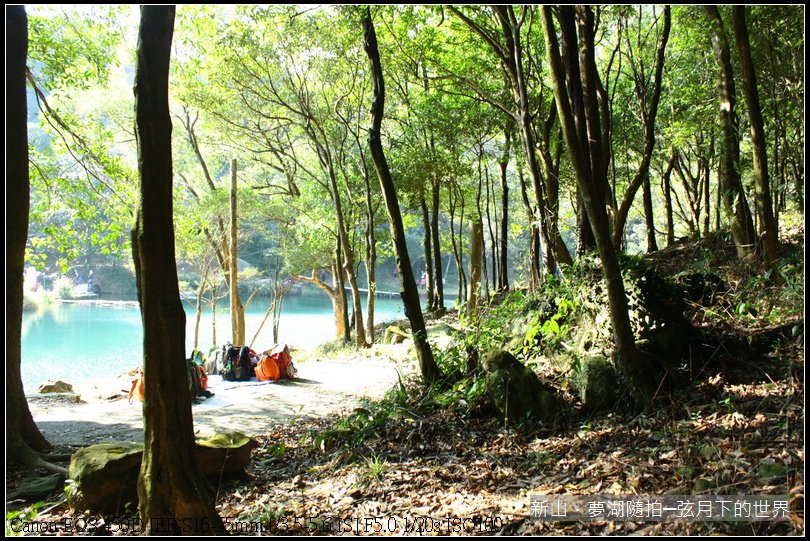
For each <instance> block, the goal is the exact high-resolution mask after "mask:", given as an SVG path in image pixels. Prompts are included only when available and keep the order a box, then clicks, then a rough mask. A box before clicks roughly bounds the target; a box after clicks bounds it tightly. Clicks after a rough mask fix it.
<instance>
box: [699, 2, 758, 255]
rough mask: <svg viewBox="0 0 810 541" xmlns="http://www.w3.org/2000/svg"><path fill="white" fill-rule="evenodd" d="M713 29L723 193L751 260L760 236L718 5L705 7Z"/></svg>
mask: <svg viewBox="0 0 810 541" xmlns="http://www.w3.org/2000/svg"><path fill="white" fill-rule="evenodd" d="M703 9H704V11H705V12H706V16H707V17H708V19H709V23H710V24H711V27H712V36H711V37H712V48H713V50H714V57H715V61H716V63H717V92H718V95H719V97H720V125H721V127H722V129H723V142H722V150H721V154H720V190H721V192H722V194H723V210H724V212H725V214H726V218H727V219H728V221H729V224H730V226H731V235H732V236H733V237H734V244H735V246H736V248H737V257H739V258H740V259H742V260H749V259H751V258H752V257H753V256H754V255H755V253H754V248H755V244H756V234H755V231H754V223H753V220H752V219H751V210H750V208H749V207H748V202H747V201H746V198H745V190H743V186H742V180H741V178H740V140H739V123H738V121H737V113H736V103H737V96H736V92H735V88H734V73H733V70H732V67H731V52H730V49H729V46H728V39H727V38H726V31H725V29H724V28H723V20H722V18H721V17H720V12H719V11H718V9H717V6H713V5H712V6H703Z"/></svg>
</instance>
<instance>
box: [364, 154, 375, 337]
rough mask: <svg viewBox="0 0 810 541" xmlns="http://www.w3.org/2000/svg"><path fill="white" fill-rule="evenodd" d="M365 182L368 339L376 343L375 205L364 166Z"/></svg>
mask: <svg viewBox="0 0 810 541" xmlns="http://www.w3.org/2000/svg"><path fill="white" fill-rule="evenodd" d="M363 180H364V182H365V185H366V217H367V220H368V223H367V224H366V277H367V281H368V282H367V283H368V299H366V339H367V340H368V343H369V344H373V343H374V307H375V301H376V300H377V299H376V296H377V276H376V275H377V238H376V236H375V232H374V226H375V223H374V204H373V201H372V197H371V183H370V179H369V174H368V170H367V169H366V166H365V164H364V165H363Z"/></svg>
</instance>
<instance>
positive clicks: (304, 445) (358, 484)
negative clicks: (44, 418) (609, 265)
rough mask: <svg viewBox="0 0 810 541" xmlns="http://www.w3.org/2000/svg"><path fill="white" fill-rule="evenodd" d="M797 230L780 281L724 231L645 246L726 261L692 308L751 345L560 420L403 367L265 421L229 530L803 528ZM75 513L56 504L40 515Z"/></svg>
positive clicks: (667, 261) (669, 255)
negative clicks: (326, 407) (705, 369)
mask: <svg viewBox="0 0 810 541" xmlns="http://www.w3.org/2000/svg"><path fill="white" fill-rule="evenodd" d="M802 242H803V235H802V236H801V237H799V236H794V237H793V243H789V244H786V246H785V251H784V255H785V258H784V259H783V263H782V264H781V265H780V269H779V272H780V273H781V276H782V277H781V279H779V280H778V282H773V281H770V280H768V279H767V277H763V276H761V275H759V274H757V273H756V271H755V270H753V269H749V268H747V267H745V266H743V265H740V264H739V263H738V262H737V261H736V260H735V257H734V253H733V248H732V247H731V246H730V245H729V243H728V242H726V241H724V240H723V239H721V238H715V237H713V238H711V239H706V240H703V241H701V242H698V243H689V244H679V245H676V246H675V247H672V248H670V249H668V250H664V251H662V252H660V253H658V254H656V255H654V256H651V257H648V258H647V260H648V261H649V262H650V263H651V264H652V265H653V266H655V267H656V268H657V269H658V270H659V271H660V272H662V273H663V274H665V275H672V274H675V273H676V272H682V271H684V270H688V269H701V268H702V269H703V270H706V269H711V271H712V272H715V273H717V274H718V275H720V276H721V277H722V278H723V279H724V280H725V281H726V282H727V283H728V286H729V288H728V290H729V291H728V293H727V294H726V298H725V299H724V300H722V302H718V303H713V304H712V306H710V307H706V306H701V305H697V304H692V305H690V306H689V309H688V316H689V317H690V319H691V321H692V322H693V324H694V325H695V326H697V327H700V328H701V329H706V330H709V331H711V332H714V333H716V334H721V335H725V336H727V337H728V339H729V342H728V343H729V344H748V346H750V347H748V349H746V352H745V354H741V350H740V349H738V348H735V347H732V346H730V347H728V348H720V350H719V351H718V352H717V356H718V358H719V359H718V360H719V363H718V366H720V367H721V369H718V370H717V371H716V372H714V373H709V374H706V375H705V377H702V378H700V379H699V380H696V381H694V382H693V383H691V384H690V385H689V387H688V388H686V389H683V390H680V391H678V392H677V393H676V394H673V395H671V396H669V397H666V398H665V399H663V400H659V401H658V402H657V403H656V407H655V408H654V409H652V410H651V411H650V412H649V413H645V414H638V413H632V412H629V411H628V412H622V411H618V412H612V413H601V414H593V413H587V412H585V411H584V410H582V409H581V408H578V407H577V406H576V405H574V406H573V407H572V409H571V411H570V412H569V414H568V415H566V416H565V417H564V418H563V419H560V421H559V423H558V424H557V425H556V426H555V427H553V428H550V427H538V426H529V425H521V426H513V425H506V424H505V423H504V421H503V419H502V418H498V417H499V416H498V415H497V412H496V411H495V410H494V408H493V407H492V406H491V405H490V404H488V402H487V400H486V399H483V400H482V399H480V398H481V393H480V389H478V388H469V387H467V388H465V387H464V386H458V385H456V386H454V387H453V388H452V389H450V390H444V391H442V392H436V391H434V390H425V389H423V388H421V387H419V386H418V385H416V384H415V383H414V382H409V381H405V382H400V383H399V384H398V385H395V387H394V388H393V389H392V390H391V392H390V393H389V394H388V396H387V397H386V398H385V399H382V400H376V401H367V402H366V403H365V404H364V405H363V406H362V407H359V408H355V409H353V410H351V411H346V412H344V413H341V414H334V415H330V416H328V417H325V418H312V419H306V420H298V421H296V422H285V423H279V424H277V425H275V426H274V427H272V428H270V429H268V432H267V433H266V434H262V435H260V436H258V437H257V439H258V441H259V447H258V448H257V449H256V450H255V451H254V455H253V460H252V463H251V465H250V466H249V468H248V471H247V474H246V475H245V476H244V477H242V478H239V479H231V480H223V481H221V482H220V483H219V484H218V486H217V487H216V488H217V491H218V500H217V502H218V509H219V511H220V515H221V516H222V517H223V518H224V519H225V521H226V525H227V526H228V528H229V530H230V531H232V532H234V533H254V532H256V531H257V530H261V531H262V532H263V533H271V534H272V533H286V534H293V535H295V534H300V535H323V534H330V533H331V534H335V533H343V534H358V535H391V534H402V533H409V534H415V535H435V534H466V535H478V534H497V533H502V534H517V535H528V534H546V535H605V534H612V535H626V534H635V535H639V534H646V535H707V534H731V535H801V534H803V532H804V522H803V519H804V514H803V509H804V500H803V498H804V461H805V457H804V334H803V329H804V321H803V317H804V313H803V290H804V284H803V279H802V277H803V246H802V244H801V243H802ZM797 277H798V281H797ZM453 317H454V316H453V315H452V314H451V315H450V316H448V318H449V321H450V322H451V323H455V322H454V321H453ZM529 494H567V495H628V496H629V495H635V494H638V495H645V494H646V495H663V494H673V495H675V494H677V495H687V494H695V495H709V494H726V495H789V497H790V509H791V513H790V520H786V521H779V522H776V521H772V522H756V523H754V522H750V523H749V522H740V523H732V522H693V523H687V522H536V521H532V520H531V519H530V518H529V512H530V505H529ZM70 514H71V513H70V511H69V510H68V509H66V507H65V506H64V505H58V506H55V507H52V508H51V509H50V510H49V511H48V512H47V514H46V515H44V516H43V515H40V517H39V518H38V520H46V519H48V520H58V519H59V517H63V516H69V515H70ZM95 518H96V520H97V521H98V523H101V520H102V519H103V517H95Z"/></svg>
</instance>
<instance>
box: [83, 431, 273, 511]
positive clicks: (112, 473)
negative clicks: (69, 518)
mask: <svg viewBox="0 0 810 541" xmlns="http://www.w3.org/2000/svg"><path fill="white" fill-rule="evenodd" d="M256 445H257V444H256V441H255V440H253V439H251V438H249V437H247V436H245V435H244V434H242V433H240V432H227V433H221V434H216V435H215V436H213V437H212V438H209V439H206V440H197V443H196V449H197V460H198V461H199V463H200V466H201V467H202V470H203V472H204V473H205V475H206V476H207V477H209V478H212V479H216V480H219V479H220V478H221V476H222V475H223V474H228V475H238V474H241V473H242V472H244V469H245V467H246V466H247V464H248V462H249V461H250V452H251V451H252V450H253V449H254V448H255V447H256ZM142 457H143V444H141V443H101V444H98V445H91V446H90V447H85V448H83V449H80V450H79V451H77V452H76V453H74V455H73V457H72V458H71V460H70V467H69V468H68V477H69V479H70V485H69V488H68V491H67V493H68V503H69V504H70V505H71V507H73V508H74V509H79V510H89V511H91V512H96V513H115V512H119V511H122V510H123V509H124V506H125V505H126V504H127V503H133V504H134V503H136V502H137V499H138V498H137V483H138V473H139V471H140V469H141V458H142Z"/></svg>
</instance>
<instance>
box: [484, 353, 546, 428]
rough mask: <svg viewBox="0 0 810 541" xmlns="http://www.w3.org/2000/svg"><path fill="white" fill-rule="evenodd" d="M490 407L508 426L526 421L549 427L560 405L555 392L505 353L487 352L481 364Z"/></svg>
mask: <svg viewBox="0 0 810 541" xmlns="http://www.w3.org/2000/svg"><path fill="white" fill-rule="evenodd" d="M482 366H483V368H484V370H485V371H486V382H487V392H488V393H489V397H490V398H491V399H492V403H493V404H494V405H495V407H496V408H497V409H498V411H499V412H500V413H501V414H502V415H503V416H504V418H505V419H507V420H508V421H509V422H513V423H514V422H519V421H523V420H527V419H534V420H539V421H540V422H542V423H543V424H552V423H553V422H554V420H555V419H556V416H557V413H558V412H559V411H560V406H561V403H560V401H559V399H558V398H557V396H556V393H555V392H554V389H553V388H551V387H550V386H548V385H546V384H544V383H543V382H541V381H540V379H538V377H537V374H535V373H534V372H533V371H532V370H531V369H529V368H527V367H526V366H524V365H523V364H521V363H520V361H518V360H517V359H516V358H515V356H514V355H512V354H511V353H509V352H508V351H503V350H496V351H492V352H490V353H489V354H488V355H487V356H486V358H485V359H484V362H483V363H482Z"/></svg>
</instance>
